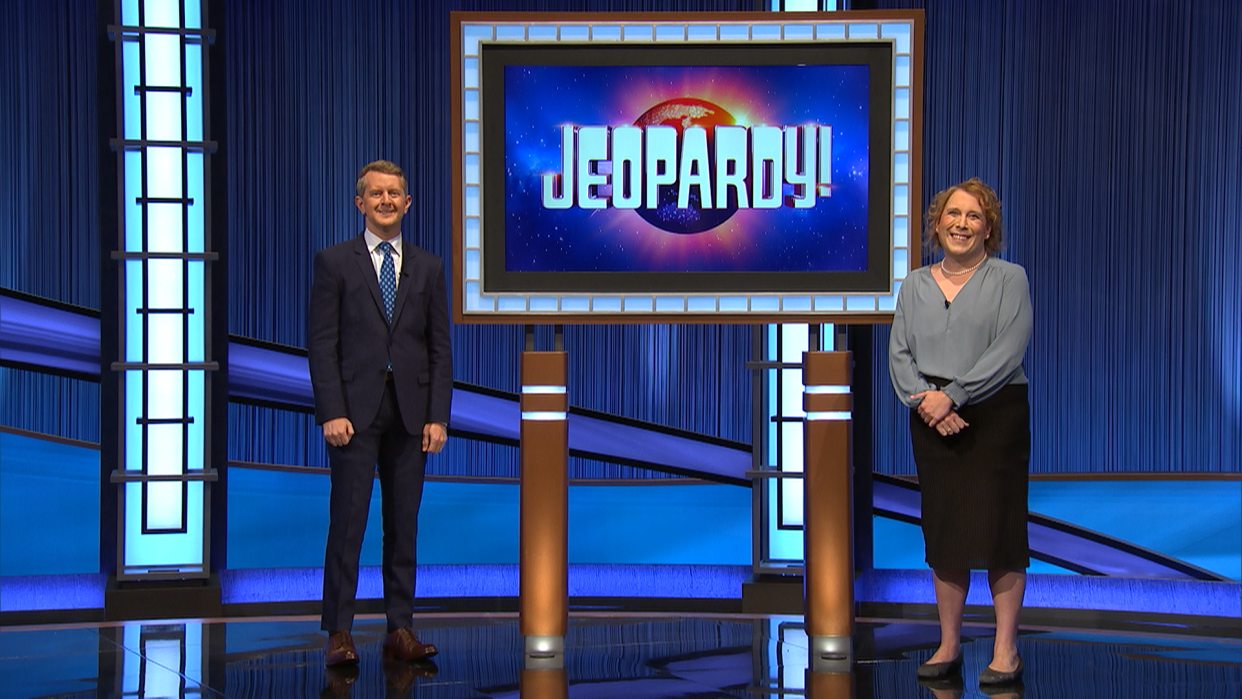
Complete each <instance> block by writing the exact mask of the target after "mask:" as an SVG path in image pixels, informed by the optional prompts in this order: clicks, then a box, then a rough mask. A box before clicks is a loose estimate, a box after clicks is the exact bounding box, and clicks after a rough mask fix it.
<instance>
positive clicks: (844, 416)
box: [806, 410, 853, 422]
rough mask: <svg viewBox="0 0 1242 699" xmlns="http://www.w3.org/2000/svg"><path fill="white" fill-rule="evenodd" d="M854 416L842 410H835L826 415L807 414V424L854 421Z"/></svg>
mask: <svg viewBox="0 0 1242 699" xmlns="http://www.w3.org/2000/svg"><path fill="white" fill-rule="evenodd" d="M852 419H853V416H852V415H851V414H850V413H848V412H845V411H842V410H833V411H830V412H826V413H807V414H806V421H807V422H820V421H824V420H852Z"/></svg>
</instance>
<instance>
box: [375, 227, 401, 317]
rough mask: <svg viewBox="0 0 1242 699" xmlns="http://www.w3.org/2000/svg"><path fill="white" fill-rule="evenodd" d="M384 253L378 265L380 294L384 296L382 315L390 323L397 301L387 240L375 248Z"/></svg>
mask: <svg viewBox="0 0 1242 699" xmlns="http://www.w3.org/2000/svg"><path fill="white" fill-rule="evenodd" d="M376 247H378V248H379V249H380V251H381V252H383V253H384V262H383V264H381V265H380V276H379V285H380V293H381V294H383V295H384V313H385V314H387V315H388V323H389V324H391V323H392V304H393V301H395V300H396V299H397V273H396V272H397V268H396V265H394V264H393V262H392V245H391V244H389V242H388V241H387V240H385V241H384V242H382V243H380V244H379V245H378V246H376Z"/></svg>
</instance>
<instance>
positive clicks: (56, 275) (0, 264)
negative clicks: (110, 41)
mask: <svg viewBox="0 0 1242 699" xmlns="http://www.w3.org/2000/svg"><path fill="white" fill-rule="evenodd" d="M96 4H97V3H94V2H77V1H75V0H51V1H49V2H38V3H30V2H7V3H0V26H5V27H13V28H15V29H17V30H16V31H12V32H9V33H8V35H7V36H6V37H5V39H4V41H0V65H2V66H4V69H3V70H0V134H4V136H3V137H0V287H3V288H9V289H18V290H21V291H24V292H27V293H31V294H37V295H40V296H44V297H47V298H51V299H54V300H57V301H61V302H64V303H72V304H76V305H80V306H86V307H89V308H98V307H99V243H98V240H99V233H100V228H99V208H100V207H99V186H98V174H99V152H100V140H99V133H98V125H97V122H98V114H99V112H98V101H99V100H98V97H99V96H98V89H97V82H96V81H97V76H96V68H97V63H98V60H97V55H96V54H97V53H98V50H99V49H98V46H99V39H100V37H101V36H102V33H101V29H100V27H101V24H100V21H99V18H98V17H97V16H96ZM0 320H2V319H0ZM98 395H99V391H98V388H97V387H94V386H90V385H85V386H84V385H82V384H81V382H76V381H67V380H64V379H59V378H55V377H47V376H41V375H38V374H32V373H26V372H12V371H9V370H7V369H3V368H0V424H5V425H10V426H13V427H19V428H22V429H29V430H34V431H39V432H48V433H51V434H56V435H60V436H63V437H68V438H73V439H85V440H92V441H95V440H98V439H99V413H98V405H99V399H98Z"/></svg>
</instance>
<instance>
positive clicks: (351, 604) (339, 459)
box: [322, 381, 427, 631]
mask: <svg viewBox="0 0 1242 699" xmlns="http://www.w3.org/2000/svg"><path fill="white" fill-rule="evenodd" d="M422 439H423V438H422V434H417V435H412V434H410V433H408V432H406V430H405V427H404V426H403V424H402V421H401V412H400V408H398V407H397V395H396V390H395V389H394V388H393V384H392V382H391V381H389V382H388V383H387V384H386V386H385V387H384V397H383V399H382V400H381V402H380V409H379V413H378V414H377V415H376V416H375V420H373V421H372V422H371V424H370V425H368V426H367V427H366V428H365V429H363V430H360V431H358V432H356V433H355V434H354V436H353V437H352V438H351V439H350V440H349V443H348V444H346V445H345V446H343V447H333V446H329V447H328V461H329V463H330V465H331V469H332V494H331V501H330V505H329V524H328V543H327V550H326V552H325V555H324V567H323V618H322V628H323V630H325V631H348V630H349V629H350V628H351V627H352V625H353V621H354V610H355V606H356V595H357V592H358V562H359V557H360V556H361V554H362V538H363V534H364V533H365V532H366V527H367V514H368V510H369V509H370V505H371V492H372V488H373V487H374V483H375V471H376V468H377V467H378V469H379V481H380V497H381V503H382V505H381V512H382V515H383V530H384V544H383V578H384V613H385V615H386V616H387V617H388V630H389V631H394V630H396V629H399V628H408V627H409V626H410V625H411V624H412V623H413V621H412V617H413V615H414V575H415V565H416V555H415V547H416V543H417V539H418V508H419V503H420V501H421V500H422V495H423V476H424V472H425V467H426V462H427V455H426V454H425V453H424V452H423V450H422Z"/></svg>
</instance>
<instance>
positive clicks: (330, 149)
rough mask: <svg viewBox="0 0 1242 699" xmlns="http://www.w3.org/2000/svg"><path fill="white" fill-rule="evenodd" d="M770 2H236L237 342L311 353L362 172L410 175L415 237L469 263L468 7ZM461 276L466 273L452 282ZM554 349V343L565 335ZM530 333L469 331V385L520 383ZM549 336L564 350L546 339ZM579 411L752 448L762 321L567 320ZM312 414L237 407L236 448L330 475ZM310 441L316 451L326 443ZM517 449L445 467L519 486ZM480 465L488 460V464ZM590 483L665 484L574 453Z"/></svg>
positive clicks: (439, 464)
mask: <svg viewBox="0 0 1242 699" xmlns="http://www.w3.org/2000/svg"><path fill="white" fill-rule="evenodd" d="M753 5H754V4H753V0H679V1H673V2H669V1H667V0H625V1H612V2H605V1H599V0H595V1H589V0H576V1H562V2H523V3H513V2H458V3H448V2H428V3H421V2H403V3H393V2H388V1H387V0H357V1H354V2H333V1H328V0H312V1H310V2H304V1H303V0H263V1H260V2H251V3H232V4H230V5H229V6H228V8H227V10H226V19H225V26H223V27H222V28H221V34H220V41H222V42H224V46H225V52H224V53H225V59H224V65H223V67H222V69H223V70H224V71H225V72H226V75H227V82H228V86H229V87H228V94H227V95H224V96H223V99H224V100H226V105H227V106H226V109H227V119H226V123H225V124H224V131H225V132H224V134H223V137H222V149H223V151H224V156H225V158H226V160H227V168H228V181H229V185H228V186H229V191H228V201H229V212H228V235H229V239H228V250H229V261H228V264H229V280H230V287H229V303H230V309H229V313H230V332H232V333H236V334H240V335H245V336H249V337H256V338H259V339H263V340H270V341H274V342H280V343H284V344H289V345H296V346H305V334H306V307H305V306H306V303H305V298H306V292H307V289H308V288H309V285H310V272H311V258H312V256H313V255H314V253H315V251H317V250H319V249H320V248H323V247H325V246H327V245H330V244H333V243H336V242H339V241H342V240H345V239H347V238H350V237H352V236H355V235H357V234H358V233H359V232H360V230H361V226H362V223H361V216H360V215H359V214H358V212H357V210H356V209H355V208H354V206H353V202H352V198H353V194H354V182H355V178H356V176H357V172H358V169H359V168H360V167H361V166H362V165H363V164H365V163H367V162H368V161H371V160H374V159H376V158H385V159H388V160H392V161H394V162H396V163H398V164H400V165H401V166H402V168H403V169H404V170H405V172H406V175H407V178H408V180H409V188H410V193H411V194H412V196H413V198H414V204H413V207H412V208H411V210H410V213H409V215H408V216H407V217H406V226H405V230H406V231H407V235H409V234H412V237H413V241H414V242H415V243H416V244H418V245H419V246H420V247H423V248H425V249H427V250H430V251H431V252H434V253H436V254H438V255H441V256H442V257H444V258H445V259H446V260H448V259H449V258H451V256H452V251H451V247H450V245H451V230H452V219H451V217H450V202H451V188H450V182H449V168H450V162H451V158H452V157H453V154H452V144H451V139H450V137H449V136H450V122H449V95H450V87H451V86H450V65H451V64H450V61H451V60H452V57H451V56H450V55H449V40H450V35H449V11H450V10H492V11H496V10H507V11H515V10H538V11H544V10H549V11H551V10H555V11H652V10H677V11H690V12H696V11H726V10H748V9H753ZM451 271H452V270H451V269H450V270H449V272H450V273H451ZM539 337H540V339H541V341H544V342H543V343H542V344H541V348H545V347H548V348H550V346H551V344H550V338H548V337H547V331H546V329H545V330H542V331H541V334H540V335H539ZM523 338H524V336H523V330H522V328H521V327H515V326H499V327H496V326H476V325H471V326H458V327H455V328H454V331H453V352H454V362H455V367H454V368H455V371H454V374H455V376H456V378H457V379H458V380H460V381H465V382H468V383H473V384H478V385H482V386H487V387H490V388H496V389H501V390H506V391H517V390H518V378H517V376H518V373H517V372H518V358H519V352H520V351H521V349H522V346H523ZM545 340H546V341H545ZM565 345H566V348H567V349H568V350H569V352H570V376H569V394H570V402H571V404H573V405H576V406H582V407H585V408H591V409H595V410H601V411H606V412H610V413H614V414H619V415H624V416H627V417H632V418H638V419H643V420H651V421H653V422H657V423H660V424H665V425H670V426H674V427H681V428H685V429H690V430H694V431H697V432H704V433H707V434H711V435H717V436H721V437H726V438H729V439H734V440H739V441H749V440H750V413H751V404H750V395H751V391H750V380H749V376H748V374H747V372H746V371H745V369H744V367H743V364H744V362H745V361H746V360H747V359H749V358H750V329H749V328H747V327H735V326H710V327H683V326H672V327H670V326H609V327H567V328H566V329H565ZM317 434H318V432H317V429H316V428H315V427H314V426H313V424H311V421H310V420H309V418H307V417H305V416H301V415H292V414H284V415H281V414H277V413H276V412H275V411H271V410H269V409H264V408H253V407H246V406H231V407H230V431H229V439H230V449H229V452H230V456H231V457H232V458H234V459H238V460H243V461H267V462H275V463H298V464H310V465H324V464H326V463H327V462H326V459H324V458H323V453H322V452H323V450H322V444H321V442H322V439H321V438H318V437H317V436H316V435H317ZM308 440H309V443H308ZM516 453H517V452H516V449H513V448H512V447H503V446H496V445H479V444H471V445H467V444H465V443H463V442H461V441H457V442H455V445H452V446H451V448H450V449H449V450H447V451H446V453H445V454H444V455H443V456H440V457H436V458H433V459H432V461H431V462H430V464H429V469H430V471H431V472H432V473H444V474H452V475H495V476H516V475H517V460H516ZM480 460H484V462H483V463H480ZM570 469H571V475H572V476H573V477H597V478H613V477H628V476H634V475H656V474H647V473H646V472H643V471H638V470H636V469H630V468H623V467H618V466H615V465H608V464H601V463H598V462H593V461H585V460H580V459H574V460H573V463H571V465H570Z"/></svg>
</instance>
